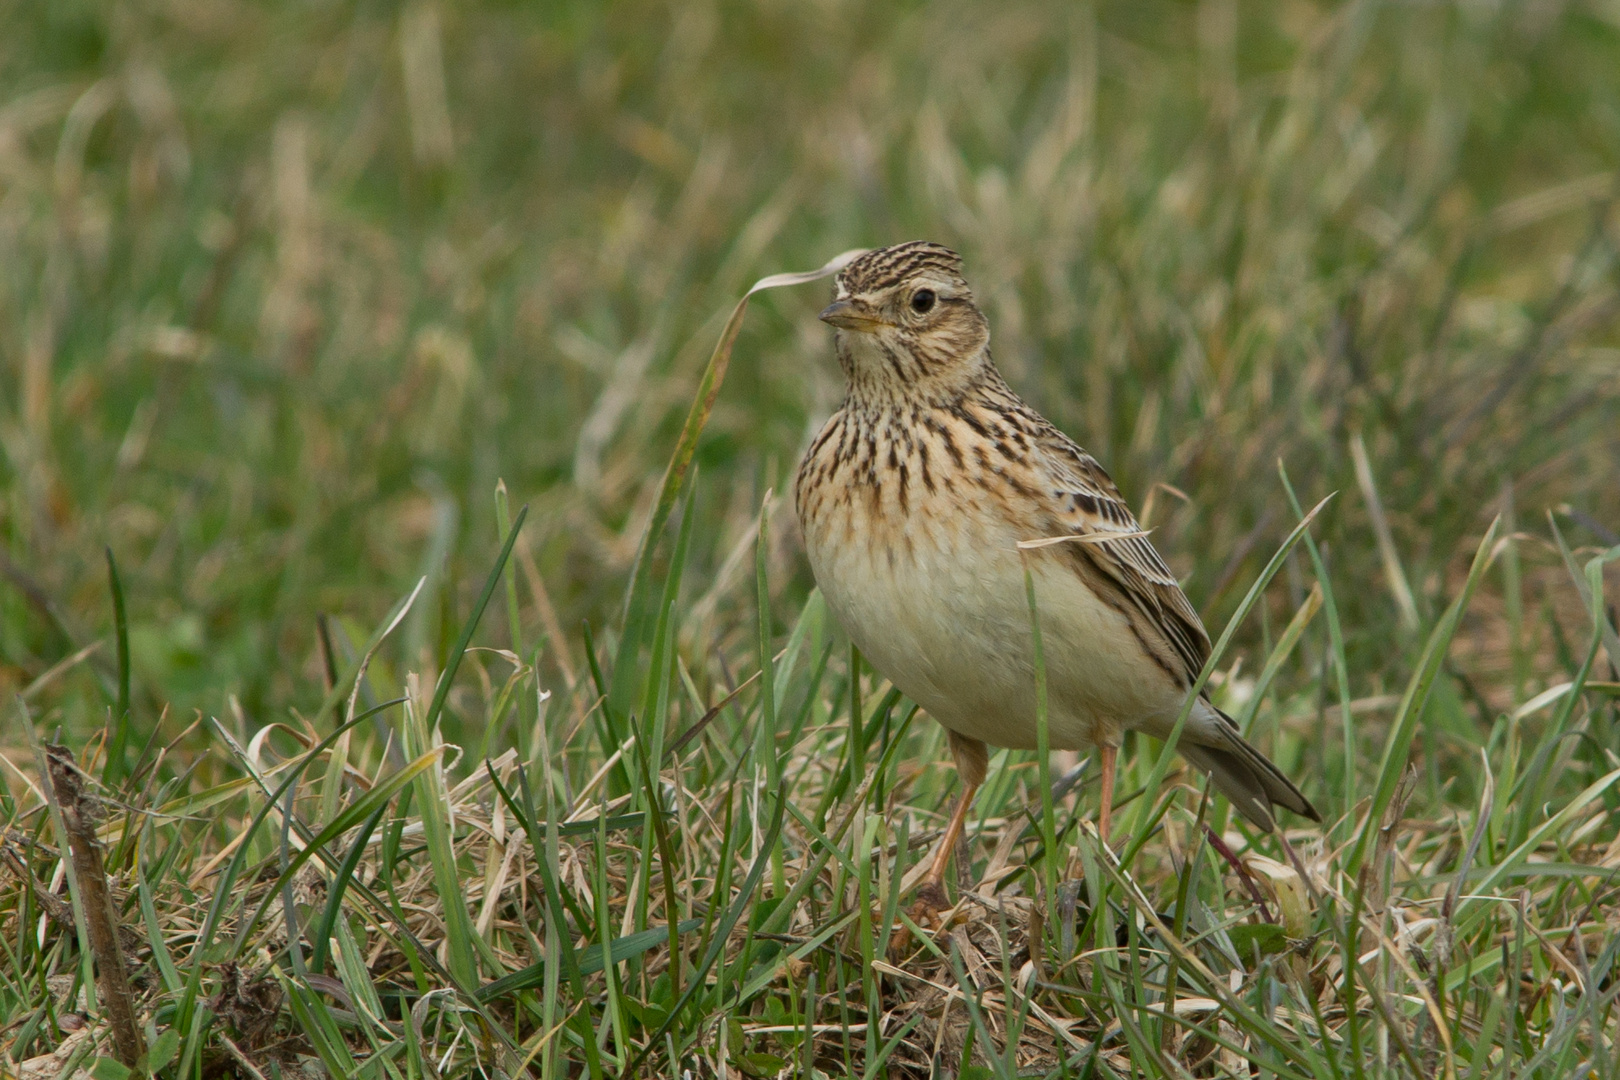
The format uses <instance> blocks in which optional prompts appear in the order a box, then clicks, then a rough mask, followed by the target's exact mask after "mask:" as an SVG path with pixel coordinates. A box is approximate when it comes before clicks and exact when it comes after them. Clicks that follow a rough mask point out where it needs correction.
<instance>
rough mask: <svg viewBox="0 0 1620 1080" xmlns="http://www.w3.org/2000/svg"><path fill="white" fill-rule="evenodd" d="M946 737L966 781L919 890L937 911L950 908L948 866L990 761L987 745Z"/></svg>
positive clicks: (924, 901)
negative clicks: (946, 871)
mask: <svg viewBox="0 0 1620 1080" xmlns="http://www.w3.org/2000/svg"><path fill="white" fill-rule="evenodd" d="M946 734H947V736H948V737H949V742H950V746H951V758H952V759H953V760H954V761H955V762H956V774H957V775H958V776H959V777H961V779H962V795H961V798H959V799H958V800H957V802H956V809H955V810H953V811H952V812H951V820H950V824H948V825H946V826H945V835H944V836H943V837H941V838H940V842H939V851H937V852H936V853H935V854H934V861H933V863H932V864H930V865H929V867H928V876H927V877H925V878H923V880H922V883H921V885H920V886H919V887H918V889H917V897H918V900H919V901H920V902H921V903H922V904H923V905H924V906H925V907H932V908H933V909H934V910H936V911H938V910H943V909H944V908H946V907H948V906H949V904H947V902H946V897H945V888H944V885H945V867H946V865H947V864H948V863H949V862H950V860H951V852H953V851H955V850H956V842H957V841H958V840H960V839H961V838H962V829H963V828H964V827H965V826H966V825H967V813H968V807H969V806H971V805H972V804H973V796H974V795H975V794H976V793H977V792H978V790H979V785H980V784H982V783H984V771H985V767H986V766H987V765H988V764H989V761H990V756H989V751H987V750H986V749H985V745H984V743H982V742H980V741H979V740H977V739H970V738H968V737H967V736H965V735H958V734H957V733H956V732H954V731H947V732H946Z"/></svg>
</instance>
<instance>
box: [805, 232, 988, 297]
mask: <svg viewBox="0 0 1620 1080" xmlns="http://www.w3.org/2000/svg"><path fill="white" fill-rule="evenodd" d="M930 272H932V273H933V274H935V275H938V276H941V277H944V278H946V279H947V280H951V279H954V280H955V281H956V282H958V283H960V285H961V288H962V289H963V290H964V291H965V290H966V289H967V282H965V281H963V280H962V256H960V255H958V254H957V253H956V252H954V251H952V250H951V249H950V248H948V247H944V246H942V245H940V244H935V243H931V242H930V241H927V240H911V241H908V242H907V243H904V244H895V245H894V246H893V247H886V248H877V249H876V250H874V251H868V252H867V253H866V254H865V255H862V256H861V257H860V258H858V259H856V260H855V261H854V262H852V263H850V264H849V265H848V266H846V267H844V269H843V270H841V271H840V272H839V274H838V278H837V281H836V284H837V287H838V295H839V296H840V297H844V296H863V295H869V294H871V293H876V292H882V291H883V290H885V289H892V288H894V287H895V286H896V285H899V284H901V283H902V282H905V281H909V280H911V279H912V278H915V277H919V276H922V275H924V274H928V273H930Z"/></svg>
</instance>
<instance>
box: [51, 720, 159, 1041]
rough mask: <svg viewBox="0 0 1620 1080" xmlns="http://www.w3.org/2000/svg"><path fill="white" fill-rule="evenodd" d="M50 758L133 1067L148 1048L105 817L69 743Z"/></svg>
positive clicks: (116, 1026) (111, 1017)
mask: <svg viewBox="0 0 1620 1080" xmlns="http://www.w3.org/2000/svg"><path fill="white" fill-rule="evenodd" d="M45 760H46V763H47V766H48V768H49V770H50V783H51V791H52V793H53V795H54V796H55V798H56V802H57V805H58V807H59V808H60V810H61V813H62V825H63V828H64V829H65V830H66V832H67V843H68V847H69V848H70V849H71V851H72V857H73V876H74V880H75V881H76V883H77V884H78V887H79V896H80V898H81V900H82V904H81V907H82V910H83V913H84V921H85V931H86V936H87V937H88V938H89V939H90V951H91V953H92V954H93V955H94V957H95V961H96V987H97V989H99V990H100V992H101V1007H102V1009H103V1010H104V1011H105V1012H106V1014H107V1020H108V1022H109V1023H110V1024H111V1026H112V1036H113V1049H114V1051H115V1052H116V1053H117V1054H118V1060H119V1061H122V1062H123V1063H124V1064H125V1065H130V1066H133V1065H134V1064H135V1062H136V1061H137V1060H139V1059H140V1057H141V1056H142V1055H143V1054H145V1053H146V1041H145V1040H144V1039H143V1038H142V1037H141V1028H140V1024H139V1023H138V1022H137V1021H136V1018H135V997H134V994H133V993H131V991H130V988H129V970H128V968H127V967H126V966H125V964H124V953H123V950H122V949H120V948H119V946H118V913H117V909H116V908H115V907H114V906H113V899H112V890H111V889H110V888H108V886H107V870H106V867H105V866H103V865H102V861H101V844H100V842H99V841H97V840H96V825H95V823H96V819H97V818H98V817H99V816H100V813H99V807H98V806H97V805H96V801H95V796H94V795H92V794H91V793H90V792H88V791H86V790H85V787H84V785H83V783H82V782H81V777H82V774H81V773H80V772H79V767H78V766H77V765H76V764H74V761H73V752H72V751H71V750H69V749H68V748H67V747H65V746H56V745H54V744H47V745H46V747H45Z"/></svg>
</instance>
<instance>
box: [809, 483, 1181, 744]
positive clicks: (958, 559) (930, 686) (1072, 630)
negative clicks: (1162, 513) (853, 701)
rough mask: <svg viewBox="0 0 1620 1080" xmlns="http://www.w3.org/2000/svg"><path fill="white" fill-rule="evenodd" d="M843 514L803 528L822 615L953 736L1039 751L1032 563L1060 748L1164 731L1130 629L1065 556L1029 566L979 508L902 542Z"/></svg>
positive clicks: (1157, 685) (1156, 696)
mask: <svg viewBox="0 0 1620 1080" xmlns="http://www.w3.org/2000/svg"><path fill="white" fill-rule="evenodd" d="M839 509H840V510H842V511H843V512H842V513H840V512H833V513H830V514H828V515H825V519H824V520H820V521H817V522H806V523H804V526H805V527H804V535H805V544H806V549H807V552H808V554H809V559H810V566H811V569H812V570H813V571H814V573H815V577H816V582H817V584H818V585H819V586H820V588H821V591H822V594H823V595H824V596H825V598H826V600H827V605H828V607H830V608H831V609H832V611H833V613H834V615H836V616H837V618H838V620H839V622H840V623H841V624H842V625H843V627H844V629H845V631H846V632H847V633H848V634H849V636H850V638H851V639H852V640H853V641H854V642H855V644H856V646H857V647H858V648H859V649H860V650H861V653H862V655H863V656H865V657H866V659H867V660H868V662H870V663H871V665H872V666H873V668H875V669H876V670H877V671H878V672H880V673H881V674H883V675H884V676H886V677H887V678H888V679H889V680H890V681H891V682H892V683H894V685H895V686H896V687H898V688H899V689H900V691H901V692H902V693H904V694H905V695H906V696H907V697H909V698H911V699H912V700H913V701H916V702H917V703H918V704H919V705H921V706H922V707H923V708H924V709H926V710H927V711H928V712H929V713H930V714H931V715H932V716H933V717H934V718H935V719H937V720H938V721H939V722H940V723H942V724H944V725H945V726H946V727H948V728H950V729H952V730H953V731H956V732H958V733H960V734H962V735H966V736H968V737H970V738H974V739H979V740H982V741H984V742H987V743H989V744H991V745H992V746H1005V747H1015V748H1033V747H1034V746H1035V745H1036V724H1035V674H1034V649H1033V637H1032V635H1031V632H1030V614H1029V604H1028V597H1027V593H1026V590H1025V583H1024V565H1025V560H1026V559H1028V560H1029V565H1030V567H1031V570H1032V572H1033V573H1034V575H1035V595H1036V605H1037V608H1038V610H1039V611H1040V614H1041V630H1042V640H1043V645H1044V651H1045V658H1046V669H1047V687H1048V703H1049V704H1048V734H1049V738H1050V745H1051V746H1052V747H1053V748H1054V749H1081V748H1083V747H1086V746H1091V745H1095V744H1098V743H1103V742H1108V743H1117V742H1118V739H1119V734H1120V732H1121V730H1122V729H1124V728H1136V727H1142V728H1148V729H1152V728H1155V727H1158V726H1161V717H1162V716H1163V715H1164V714H1165V713H1166V711H1169V712H1171V713H1172V714H1173V712H1174V710H1175V709H1176V707H1177V706H1178V705H1179V704H1180V695H1179V693H1177V692H1176V691H1175V689H1174V687H1173V686H1172V685H1171V684H1170V683H1169V681H1168V679H1166V678H1164V677H1163V675H1162V674H1161V673H1160V671H1159V669H1158V668H1157V667H1156V666H1155V665H1154V664H1153V662H1152V661H1151V660H1150V659H1149V658H1148V657H1147V655H1146V654H1145V652H1144V651H1143V650H1142V648H1141V646H1140V645H1139V644H1138V643H1137V641H1136V638H1135V637H1134V635H1133V633H1132V631H1131V628H1130V624H1129V622H1128V620H1127V619H1126V618H1125V616H1124V615H1123V614H1121V613H1120V612H1117V611H1115V610H1113V609H1112V608H1110V607H1109V606H1108V605H1107V604H1106V603H1104V602H1103V601H1102V600H1100V599H1098V598H1097V597H1096V596H1095V595H1094V594H1093V593H1092V592H1091V591H1090V590H1089V589H1087V588H1086V587H1085V586H1084V585H1083V583H1082V582H1081V580H1080V578H1079V576H1078V575H1077V574H1076V573H1075V572H1074V570H1073V569H1072V568H1071V566H1070V565H1068V564H1067V563H1066V561H1065V558H1064V555H1063V554H1062V553H1061V552H1053V551H1051V550H1050V549H1048V550H1044V551H1035V552H1030V553H1022V552H1020V551H1018V549H1017V547H1016V543H1017V540H1019V539H1022V538H1021V537H1016V536H1014V535H1012V534H1011V533H1010V532H1009V531H1007V530H1006V529H1005V527H1004V526H1002V525H998V524H996V523H994V522H993V521H990V520H986V519H987V518H988V515H979V514H974V513H972V512H971V509H969V512H967V513H962V514H959V515H958V516H957V517H956V518H955V519H954V520H951V521H948V522H939V523H932V524H931V523H929V522H928V521H926V520H924V519H923V518H922V516H921V515H912V516H911V517H910V518H909V519H908V520H907V522H906V526H905V535H904V537H900V536H899V535H898V533H897V531H896V530H895V529H893V528H885V529H876V528H869V527H861V526H865V525H868V524H869V523H868V522H862V523H860V524H859V525H857V523H855V522H853V521H850V520H846V518H845V515H846V514H848V513H849V508H848V507H847V506H846V507H840V508H839ZM854 516H855V517H865V515H863V514H860V513H856V514H855V515H854ZM887 520H893V519H887ZM878 533H884V534H887V535H888V536H889V537H891V538H895V539H894V542H885V541H884V540H882V539H879V537H878V536H877V535H876V534H878Z"/></svg>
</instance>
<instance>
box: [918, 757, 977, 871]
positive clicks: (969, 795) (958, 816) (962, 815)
mask: <svg viewBox="0 0 1620 1080" xmlns="http://www.w3.org/2000/svg"><path fill="white" fill-rule="evenodd" d="M978 790H979V785H978V784H969V783H966V782H964V784H963V786H962V795H961V797H960V798H958V799H957V800H956V809H955V810H953V811H952V812H951V821H950V824H948V825H946V826H945V835H944V837H943V838H941V840H940V842H939V850H938V851H936V852H935V853H934V862H933V865H932V866H930V867H929V868H928V876H927V877H925V878H923V881H922V887H923V888H924V889H937V890H938V891H939V893H940V895H941V896H943V895H944V892H945V889H944V885H945V866H946V864H947V863H949V862H950V860H951V852H953V851H955V850H956V842H957V841H958V840H960V839H961V838H962V828H963V827H964V826H965V825H966V824H967V812H968V806H969V805H971V804H972V802H973V796H974V795H975V794H977V793H978Z"/></svg>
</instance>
